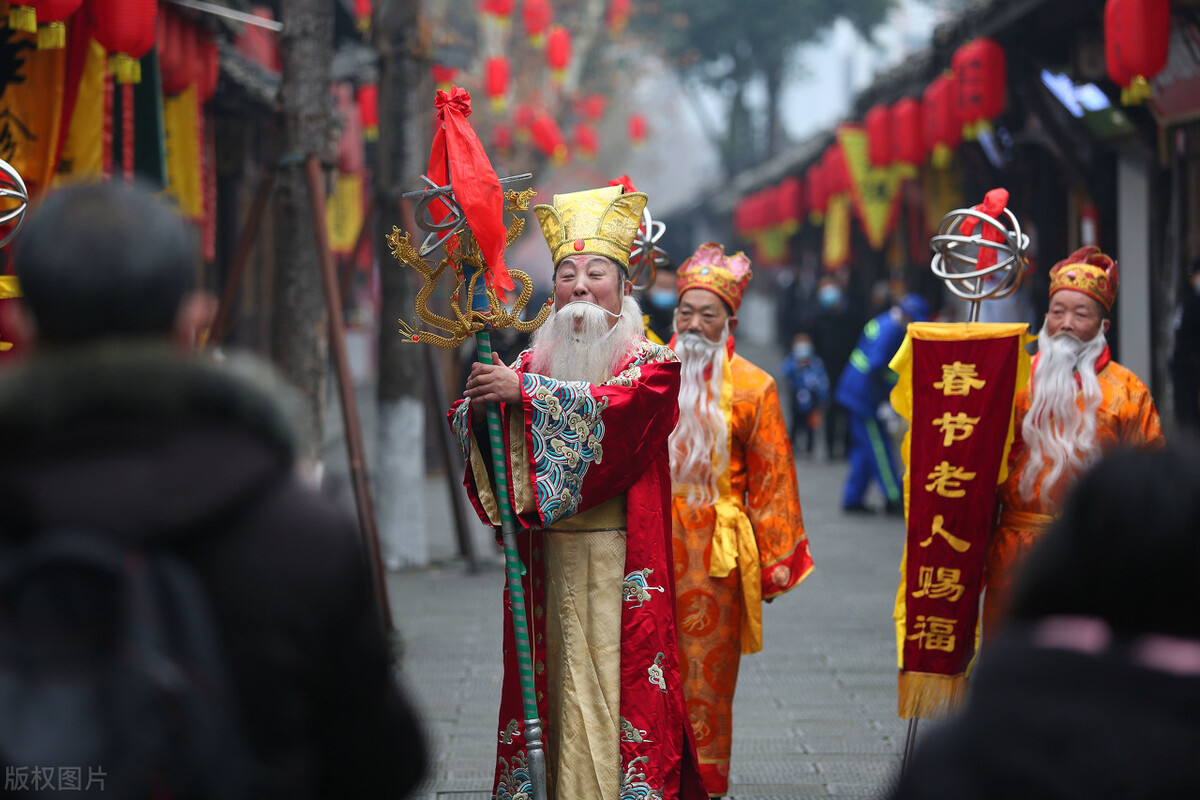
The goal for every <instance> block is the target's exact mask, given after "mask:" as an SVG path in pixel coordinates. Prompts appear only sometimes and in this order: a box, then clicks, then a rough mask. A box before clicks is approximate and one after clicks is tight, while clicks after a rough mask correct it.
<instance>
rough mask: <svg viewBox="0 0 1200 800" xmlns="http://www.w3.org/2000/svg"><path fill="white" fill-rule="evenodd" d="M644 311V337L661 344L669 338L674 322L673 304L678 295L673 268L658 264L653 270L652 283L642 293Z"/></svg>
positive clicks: (675, 302)
mask: <svg viewBox="0 0 1200 800" xmlns="http://www.w3.org/2000/svg"><path fill="white" fill-rule="evenodd" d="M642 297H643V299H644V301H645V302H644V303H643V304H642V308H643V310H644V311H645V312H646V338H647V339H649V340H650V341H652V342H655V341H656V342H658V343H659V344H663V343H665V342H667V341H669V340H670V338H671V326H672V325H673V324H674V323H675V306H676V305H677V304H678V302H679V295H678V294H676V291H675V270H673V269H670V268H669V266H660V267H658V269H656V270H655V271H654V283H652V284H650V288H649V289H647V290H646V292H645V294H643V295H642Z"/></svg>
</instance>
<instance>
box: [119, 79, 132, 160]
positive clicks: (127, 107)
mask: <svg viewBox="0 0 1200 800" xmlns="http://www.w3.org/2000/svg"><path fill="white" fill-rule="evenodd" d="M133 135H134V134H133V84H132V83H123V84H121V166H122V168H123V172H124V175H125V182H126V183H133V156H134V148H133Z"/></svg>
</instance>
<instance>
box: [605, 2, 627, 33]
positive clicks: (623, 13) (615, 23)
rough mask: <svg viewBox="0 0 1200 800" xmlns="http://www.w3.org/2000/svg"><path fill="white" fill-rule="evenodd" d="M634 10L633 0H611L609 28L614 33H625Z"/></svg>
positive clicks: (609, 5) (609, 3) (609, 4)
mask: <svg viewBox="0 0 1200 800" xmlns="http://www.w3.org/2000/svg"><path fill="white" fill-rule="evenodd" d="M632 11H633V0H609V2H608V19H607V22H608V29H609V31H611V32H612V33H623V32H624V31H625V26H626V25H627V24H628V23H629V15H630V13H631V12H632Z"/></svg>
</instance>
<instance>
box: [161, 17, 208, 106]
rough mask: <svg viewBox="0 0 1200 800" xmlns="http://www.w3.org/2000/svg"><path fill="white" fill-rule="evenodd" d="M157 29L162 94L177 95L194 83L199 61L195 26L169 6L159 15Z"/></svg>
mask: <svg viewBox="0 0 1200 800" xmlns="http://www.w3.org/2000/svg"><path fill="white" fill-rule="evenodd" d="M155 29H156V32H157V36H158V71H159V74H160V76H161V79H162V91H163V94H164V95H168V96H174V95H177V94H179V93H180V92H182V91H183V90H184V89H186V88H187V87H188V86H190V85H191V83H192V64H193V63H194V62H195V60H196V59H197V58H198V56H197V51H198V46H197V40H196V32H195V26H194V25H193V24H192V23H191V22H189V21H188V20H186V19H184V17H183V15H182V14H180V12H179V11H177V10H175V8H174V7H173V6H167V7H165V8H163V9H162V10H161V11H160V12H159V14H158V21H157V22H156V24H155Z"/></svg>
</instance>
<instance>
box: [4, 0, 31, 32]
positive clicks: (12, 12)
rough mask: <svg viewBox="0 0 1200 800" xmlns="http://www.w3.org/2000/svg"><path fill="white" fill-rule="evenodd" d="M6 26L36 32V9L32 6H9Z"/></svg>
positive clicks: (16, 29) (15, 29)
mask: <svg viewBox="0 0 1200 800" xmlns="http://www.w3.org/2000/svg"><path fill="white" fill-rule="evenodd" d="M8 27H10V28H12V29H13V30H14V31H24V32H25V33H37V11H35V10H34V8H33V6H9V7H8Z"/></svg>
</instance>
